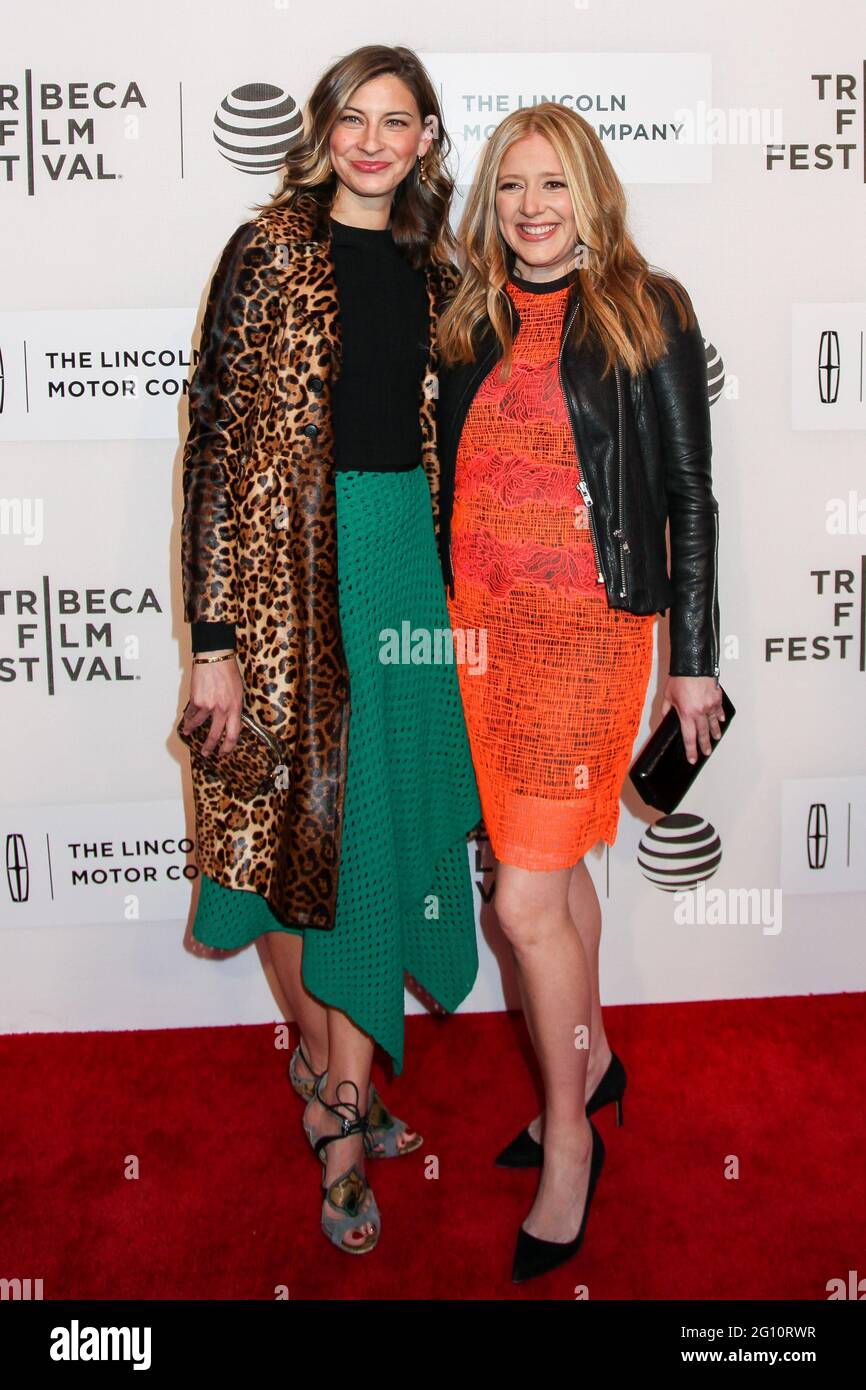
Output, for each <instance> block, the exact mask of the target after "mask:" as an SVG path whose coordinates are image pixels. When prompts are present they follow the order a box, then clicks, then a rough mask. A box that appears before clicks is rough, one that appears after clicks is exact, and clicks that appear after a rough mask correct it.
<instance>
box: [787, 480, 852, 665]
mask: <svg viewBox="0 0 866 1390" xmlns="http://www.w3.org/2000/svg"><path fill="white" fill-rule="evenodd" d="M850 519H851V503H850V498H849V501H848V502H847V504H846V503H845V502H844V501H842V500H841V499H831V504H829V505H828V514H827V520H828V527H827V529H828V530H830V529H831V526H830V523H831V520H832V524H833V525H834V526H836V527H838V526H843V528H844V526H845V525H847V524H848V522H849V520H850ZM853 519H854V522H855V524H856V526H857V528H858V530H859V526H860V524H861V521H862V517H861V515H860V513H859V511H858V509H857V508H856V507H855V508H854V512H853ZM809 577H810V581H811V583H810V586H809V587H810V588H811V591H812V594H813V596H814V597H815V599H816V600H817V604H818V607H819V609H820V612H821V614H822V615H823V622H822V628H823V630H821V631H818V632H814V631H811V632H806V633H802V632H801V633H793V634H790V635H788V636H773V637H766V638H765V639H764V660H765V661H766V662H768V663H770V662H776V661H784V662H800V661H834V662H835V661H844V662H847V663H848V664H849V665H851V664H855V665H856V666H857V669H858V670H860V671H863V670H866V610H864V603H866V555H861V556H860V570H859V574H858V572H857V570H855V569H848V568H844V569H843V568H840V569H835V568H833V569H831V568H828V569H812V570H809Z"/></svg>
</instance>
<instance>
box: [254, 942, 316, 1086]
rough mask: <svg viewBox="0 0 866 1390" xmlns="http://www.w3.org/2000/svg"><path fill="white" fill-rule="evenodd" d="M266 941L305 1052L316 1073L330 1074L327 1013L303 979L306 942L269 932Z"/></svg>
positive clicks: (305, 1070)
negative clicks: (302, 962) (303, 956)
mask: <svg viewBox="0 0 866 1390" xmlns="http://www.w3.org/2000/svg"><path fill="white" fill-rule="evenodd" d="M266 939H267V943H268V948H269V950H270V954H271V960H272V962H273V965H274V970H275V972H276V975H277V979H278V980H279V983H280V987H281V989H282V991H283V993H284V994H285V996H286V998H287V999H288V1001H289V1006H290V1008H291V1010H292V1012H293V1013H294V1015H295V1019H296V1021H297V1024H298V1028H299V1029H300V1033H301V1041H302V1042H303V1045H304V1052H305V1053H306V1055H307V1057H308V1058H309V1060H310V1063H311V1065H312V1067H313V1070H314V1071H317V1072H323V1071H327V1068H328V1011H327V1009H326V1008H325V1006H324V1004H322V1003H320V1001H319V1000H318V999H316V998H314V996H313V995H312V994H310V993H309V991H308V990H307V989H306V988H305V986H304V982H303V979H302V977H301V957H302V954H303V950H304V938H303V937H302V936H298V935H297V934H296V933H295V932H286V931H270V932H267V933H266ZM299 1070H300V1073H301V1075H302V1076H308V1075H309V1068H307V1067H305V1066H304V1063H303V1062H301V1063H300V1068H299Z"/></svg>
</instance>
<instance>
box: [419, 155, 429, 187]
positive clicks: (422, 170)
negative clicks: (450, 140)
mask: <svg viewBox="0 0 866 1390" xmlns="http://www.w3.org/2000/svg"><path fill="white" fill-rule="evenodd" d="M426 158H427V155H426V153H425V154H419V156H418V181H419V182H420V183H429V182H430V179H429V178H428V176H427V168H426V165H425V163H424V161H425V159H426Z"/></svg>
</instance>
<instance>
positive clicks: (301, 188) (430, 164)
mask: <svg viewBox="0 0 866 1390" xmlns="http://www.w3.org/2000/svg"><path fill="white" fill-rule="evenodd" d="M386 75H388V76H393V77H398V78H399V79H400V81H401V82H402V83H403V84H404V85H405V86H406V87H408V88H409V91H410V92H411V93H412V96H413V97H414V99H415V104H416V106H417V107H418V111H419V114H420V118H421V123H422V125H423V122H424V119H425V117H426V116H429V115H431V114H432V115H434V116H436V118H437V120H438V122H439V138H438V139H434V140H432V141H431V143H430V147H429V149H428V150H427V153H426V154H425V156H424V172H425V175H426V182H422V181H421V179H420V178H419V168H418V160H417V159H416V161H415V163H414V165H413V166H412V168H411V169H410V170H409V173H408V174H407V175H406V176H405V178H403V179H402V180H401V182H400V183H399V184H398V185H397V187H396V188H395V190H394V198H393V202H392V207H391V231H392V235H393V237H394V241H395V242H396V243H397V245H398V246H399V247H400V249H401V250H402V252H403V254H404V255H405V256H406V258H407V260H409V261H410V263H411V264H412V265H414V266H416V267H420V266H421V265H423V264H424V262H425V261H427V260H428V259H429V260H431V261H433V262H434V263H437V264H452V263H453V260H454V255H455V244H454V234H453V232H452V231H451V226H450V223H449V221H448V212H449V208H450V205H451V196H452V194H453V192H454V181H453V179H452V178H451V175H450V173H449V172H448V168H447V166H446V162H445V161H446V158H447V155H448V153H449V151H450V149H451V140H450V139H449V137H448V134H447V132H446V130H445V122H444V121H443V119H442V111H441V109H440V106H439V99H438V97H437V96H436V89H435V87H434V86H433V83H432V82H431V80H430V76H429V74H428V72H427V69H426V68H425V67H424V64H423V63H422V62H421V59H420V58H419V57H418V55H417V53H414V52H413V51H412V49H411V48H402V47H397V48H389V47H387V46H386V45H384V44H367V45H366V46H365V47H363V48H356V49H354V50H353V52H351V53H347V54H346V55H345V56H344V57H342V58H338V59H337V61H336V62H335V63H332V64H331V66H330V67H329V68H328V69H327V70H326V71H325V72H324V73H322V76H321V77H320V78H319V80H318V82H317V83H316V85H315V87H314V88H313V90H312V92H311V93H310V96H309V98H308V100H307V104H306V110H305V112H304V131H303V134H302V136H301V138H300V139H299V140H297V141H296V142H295V143H294V144H293V145H292V146H291V148H290V149H289V151H288V153H287V154H286V158H285V161H284V165H283V177H282V184H281V187H280V189H279V191H278V192H277V193H276V194H275V195H274V197H273V198H271V199H269V200H268V201H267V202H265V203H259V204H255V206H256V207H257V208H259V209H263V208H269V207H283V206H285V205H288V206H293V205H295V204H296V203H298V202H300V201H303V202H306V203H308V204H312V205H313V206H315V207H318V208H320V209H330V207H331V206H332V204H333V201H334V195H335V194H336V192H337V175H336V173H335V172H334V170H333V168H332V166H331V159H330V155H329V142H330V135H331V131H332V129H333V127H334V125H335V124H336V121H337V119H338V117H339V115H340V112H341V111H342V110H343V107H344V106H346V105H347V104H348V103H349V102H350V101H351V98H352V95H353V93H354V92H355V91H356V90H357V88H358V87H361V86H362V85H363V84H364V83H365V82H369V81H371V80H372V79H373V78H374V77H383V76H386ZM419 134H420V131H419Z"/></svg>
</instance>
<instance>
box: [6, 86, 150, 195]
mask: <svg viewBox="0 0 866 1390" xmlns="http://www.w3.org/2000/svg"><path fill="white" fill-rule="evenodd" d="M145 109H146V103H145V100H144V96H143V95H142V91H141V88H140V87H139V85H138V83H137V82H134V81H120V82H117V81H112V80H106V81H97V82H88V81H84V82H50V81H47V82H38V81H36V80H35V79H34V76H33V69H32V68H25V70H24V74H23V78H22V79H20V80H19V81H17V82H6V81H0V182H2V183H6V184H15V185H17V186H18V187H21V188H26V191H27V194H28V196H30V197H32V196H34V194H35V193H36V191H37V188H38V187H40V186H41V185H46V186H47V185H50V184H57V183H71V182H73V181H75V182H77V183H102V182H105V181H111V180H114V179H117V178H122V177H123V174H122V173H118V172H117V171H116V170H115V169H114V168H112V167H111V165H110V163H109V156H108V154H107V153H106V150H105V149H104V148H101V146H100V135H102V134H103V132H104V131H105V126H106V123H108V122H110V123H111V134H112V136H113V137H114V138H113V139H112V149H113V150H116V148H117V142H116V135H117V131H116V125H117V122H118V121H119V122H120V123H121V135H122V138H123V139H125V140H137V139H138V138H139V135H140V114H141V112H143V111H144V110H145Z"/></svg>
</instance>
